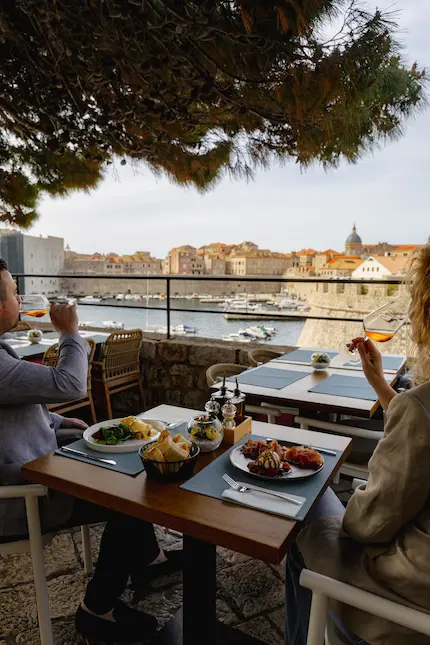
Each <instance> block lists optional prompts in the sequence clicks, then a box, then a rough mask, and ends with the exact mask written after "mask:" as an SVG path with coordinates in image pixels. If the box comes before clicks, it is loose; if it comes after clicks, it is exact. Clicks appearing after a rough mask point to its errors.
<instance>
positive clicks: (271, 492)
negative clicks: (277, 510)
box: [237, 482, 303, 506]
mask: <svg viewBox="0 0 430 645" xmlns="http://www.w3.org/2000/svg"><path fill="white" fill-rule="evenodd" d="M237 483H238V484H239V485H240V486H243V487H244V488H249V490H255V491H257V493H267V494H268V495H273V496H274V497H280V498H281V499H284V500H285V501H287V502H291V503H292V504H296V506H301V505H302V504H303V502H301V501H300V500H299V499H296V498H295V497H291V495H287V494H286V493H278V491H275V490H268V489H267V488H262V487H261V486H255V485H254V484H247V483H245V482H237Z"/></svg>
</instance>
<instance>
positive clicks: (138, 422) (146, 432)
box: [128, 419, 152, 439]
mask: <svg viewBox="0 0 430 645" xmlns="http://www.w3.org/2000/svg"><path fill="white" fill-rule="evenodd" d="M128 427H129V429H130V430H131V432H133V433H134V434H137V433H139V434H141V435H142V436H141V437H140V438H141V439H150V438H151V434H152V426H151V425H149V423H145V422H144V421H143V420H142V419H135V420H134V421H132V422H131V423H130V425H129V426H128ZM136 439H137V437H136Z"/></svg>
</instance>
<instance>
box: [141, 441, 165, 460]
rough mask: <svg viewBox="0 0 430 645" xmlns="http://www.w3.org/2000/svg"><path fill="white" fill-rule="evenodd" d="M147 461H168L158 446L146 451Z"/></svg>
mask: <svg viewBox="0 0 430 645" xmlns="http://www.w3.org/2000/svg"><path fill="white" fill-rule="evenodd" d="M145 459H149V460H150V461H166V460H165V459H164V455H163V453H162V452H161V451H160V450H159V449H158V448H157V445H156V444H155V445H154V446H152V447H151V448H148V450H146V451H145Z"/></svg>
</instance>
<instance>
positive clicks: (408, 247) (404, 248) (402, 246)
mask: <svg viewBox="0 0 430 645" xmlns="http://www.w3.org/2000/svg"><path fill="white" fill-rule="evenodd" d="M423 246H424V244H399V246H396V248H395V249H394V252H396V251H415V249H422V248H423Z"/></svg>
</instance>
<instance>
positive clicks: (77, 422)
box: [60, 417, 88, 430]
mask: <svg viewBox="0 0 430 645" xmlns="http://www.w3.org/2000/svg"><path fill="white" fill-rule="evenodd" d="M60 427H61V428H76V429H77V430H86V429H87V428H88V424H87V423H85V421H82V419H69V418H68V417H64V420H63V422H62V424H61V426H60Z"/></svg>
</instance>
